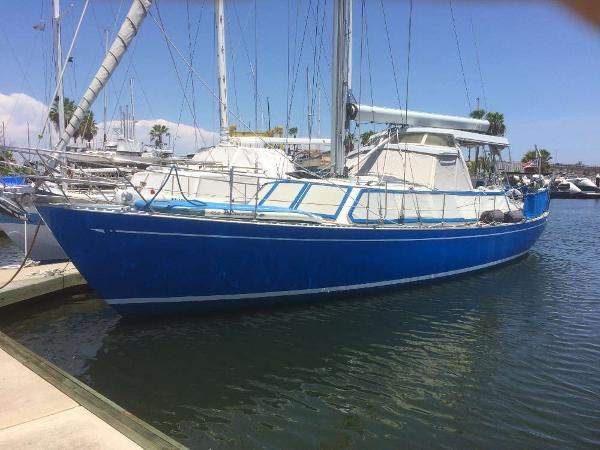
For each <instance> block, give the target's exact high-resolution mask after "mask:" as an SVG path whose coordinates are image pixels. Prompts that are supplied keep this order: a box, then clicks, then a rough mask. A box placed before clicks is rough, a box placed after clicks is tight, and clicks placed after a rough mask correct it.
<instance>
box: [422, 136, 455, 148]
mask: <svg viewBox="0 0 600 450" xmlns="http://www.w3.org/2000/svg"><path fill="white" fill-rule="evenodd" d="M425 145H437V146H440V147H454V138H453V137H452V136H450V135H449V134H432V133H428V134H427V137H426V138H425Z"/></svg>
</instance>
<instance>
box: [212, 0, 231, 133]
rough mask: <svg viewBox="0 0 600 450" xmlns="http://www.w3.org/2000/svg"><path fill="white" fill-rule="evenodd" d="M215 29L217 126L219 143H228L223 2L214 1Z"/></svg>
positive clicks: (220, 0) (221, 0)
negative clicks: (217, 83)
mask: <svg viewBox="0 0 600 450" xmlns="http://www.w3.org/2000/svg"><path fill="white" fill-rule="evenodd" d="M215 27H216V32H217V66H218V70H219V126H220V128H221V130H220V136H221V142H227V141H229V123H228V122H227V66H226V59H225V16H224V7H223V0H215Z"/></svg>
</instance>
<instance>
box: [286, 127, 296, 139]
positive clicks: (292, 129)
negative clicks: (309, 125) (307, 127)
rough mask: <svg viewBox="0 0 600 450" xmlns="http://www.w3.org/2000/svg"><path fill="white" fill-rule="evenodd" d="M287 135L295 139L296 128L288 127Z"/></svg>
mask: <svg viewBox="0 0 600 450" xmlns="http://www.w3.org/2000/svg"><path fill="white" fill-rule="evenodd" d="M288 135H291V136H293V137H296V136H297V135H298V127H290V128H288Z"/></svg>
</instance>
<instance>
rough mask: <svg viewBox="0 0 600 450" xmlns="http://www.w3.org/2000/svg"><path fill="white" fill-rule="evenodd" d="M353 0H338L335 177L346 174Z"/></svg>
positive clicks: (335, 15)
mask: <svg viewBox="0 0 600 450" xmlns="http://www.w3.org/2000/svg"><path fill="white" fill-rule="evenodd" d="M351 8H352V6H351V1H350V0H334V6H333V57H332V82H331V90H332V93H331V99H332V102H331V162H332V173H333V175H337V176H342V175H344V168H345V161H346V152H345V149H344V137H345V127H346V103H347V101H348V72H349V64H348V55H349V52H350V43H349V23H350V18H351V16H352V13H351Z"/></svg>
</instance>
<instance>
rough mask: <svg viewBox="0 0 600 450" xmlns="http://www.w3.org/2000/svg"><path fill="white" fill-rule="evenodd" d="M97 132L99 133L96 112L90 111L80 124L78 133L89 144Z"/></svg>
mask: <svg viewBox="0 0 600 450" xmlns="http://www.w3.org/2000/svg"><path fill="white" fill-rule="evenodd" d="M96 133H98V126H97V124H96V121H95V120H94V112H93V111H89V112H88V113H87V114H86V116H85V118H84V119H83V120H82V121H81V123H80V124H79V130H77V134H78V135H79V136H80V137H81V138H82V139H85V140H86V141H87V142H88V144H89V143H90V141H91V140H92V139H94V136H96Z"/></svg>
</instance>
